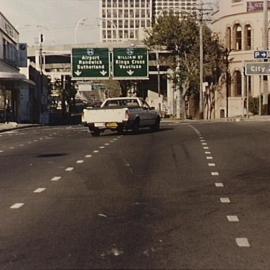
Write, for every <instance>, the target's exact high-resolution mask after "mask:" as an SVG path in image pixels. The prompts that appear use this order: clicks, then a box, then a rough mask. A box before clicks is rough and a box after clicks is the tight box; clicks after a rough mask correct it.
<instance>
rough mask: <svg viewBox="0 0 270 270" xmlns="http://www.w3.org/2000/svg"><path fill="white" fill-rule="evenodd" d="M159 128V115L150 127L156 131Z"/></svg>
mask: <svg viewBox="0 0 270 270" xmlns="http://www.w3.org/2000/svg"><path fill="white" fill-rule="evenodd" d="M159 129H160V117H157V119H156V121H155V124H154V125H153V126H152V127H151V130H153V131H158V130H159Z"/></svg>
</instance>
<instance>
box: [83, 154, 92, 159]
mask: <svg viewBox="0 0 270 270" xmlns="http://www.w3.org/2000/svg"><path fill="white" fill-rule="evenodd" d="M84 157H85V158H91V157H92V155H85V156H84Z"/></svg>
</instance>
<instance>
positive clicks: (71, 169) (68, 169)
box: [65, 167, 74, 172]
mask: <svg viewBox="0 0 270 270" xmlns="http://www.w3.org/2000/svg"><path fill="white" fill-rule="evenodd" d="M73 170H74V167H67V168H66V169H65V171H66V172H71V171H73Z"/></svg>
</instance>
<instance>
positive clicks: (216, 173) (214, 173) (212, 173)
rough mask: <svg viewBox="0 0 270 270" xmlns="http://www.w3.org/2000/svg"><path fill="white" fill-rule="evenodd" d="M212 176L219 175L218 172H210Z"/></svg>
mask: <svg viewBox="0 0 270 270" xmlns="http://www.w3.org/2000/svg"><path fill="white" fill-rule="evenodd" d="M211 175H212V176H219V172H211Z"/></svg>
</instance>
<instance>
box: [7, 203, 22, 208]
mask: <svg viewBox="0 0 270 270" xmlns="http://www.w3.org/2000/svg"><path fill="white" fill-rule="evenodd" d="M23 206H24V203H14V204H13V205H11V206H10V209H19V208H21V207H23Z"/></svg>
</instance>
